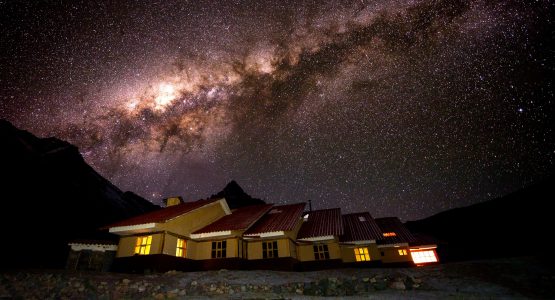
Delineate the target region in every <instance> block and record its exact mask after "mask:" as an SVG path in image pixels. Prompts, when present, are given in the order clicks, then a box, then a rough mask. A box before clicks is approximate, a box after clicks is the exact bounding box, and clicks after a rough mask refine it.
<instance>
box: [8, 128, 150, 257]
mask: <svg viewBox="0 0 555 300" xmlns="http://www.w3.org/2000/svg"><path fill="white" fill-rule="evenodd" d="M0 145H1V146H0V175H1V180H0V225H1V226H2V228H3V234H2V247H0V248H1V251H2V252H3V253H2V254H1V255H0V267H63V265H64V263H65V259H66V257H67V250H68V246H67V242H68V241H69V240H73V239H80V238H89V237H91V236H92V237H98V236H103V235H102V234H99V233H98V232H97V228H99V227H101V226H102V225H105V224H107V223H111V222H114V221H118V220H121V219H124V218H127V217H131V216H134V215H137V214H140V213H144V212H147V211H150V210H153V209H155V208H157V206H156V205H153V204H152V203H150V202H149V201H147V200H145V199H143V198H141V197H140V196H138V195H136V194H134V193H132V192H125V193H124V192H122V191H121V190H120V189H118V188H117V187H116V186H114V185H113V184H112V183H110V182H109V181H108V180H106V179H105V178H103V177H102V176H101V175H99V174H98V173H97V172H96V171H95V170H94V169H93V168H91V167H90V166H89V165H87V164H86V163H85V161H84V160H83V158H82V157H81V155H80V153H79V151H78V149H77V147H75V146H73V145H71V144H69V143H67V142H65V141H61V140H59V139H56V138H38V137H36V136H34V135H32V134H31V133H29V132H27V131H23V130H19V129H17V128H15V127H14V126H13V125H12V124H10V123H9V122H7V121H4V120H0Z"/></svg>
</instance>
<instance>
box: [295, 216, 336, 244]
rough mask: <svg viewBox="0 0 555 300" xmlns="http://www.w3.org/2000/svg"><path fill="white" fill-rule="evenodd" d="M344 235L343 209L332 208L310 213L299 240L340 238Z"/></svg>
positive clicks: (300, 232) (300, 231) (298, 236)
mask: <svg viewBox="0 0 555 300" xmlns="http://www.w3.org/2000/svg"><path fill="white" fill-rule="evenodd" d="M342 234H343V224H342V222H341V209H339V208H331V209H322V210H314V211H311V212H308V219H307V220H306V221H304V222H303V225H302V226H301V229H300V230H299V234H298V235H297V239H305V238H315V237H322V236H330V235H333V236H340V235H342Z"/></svg>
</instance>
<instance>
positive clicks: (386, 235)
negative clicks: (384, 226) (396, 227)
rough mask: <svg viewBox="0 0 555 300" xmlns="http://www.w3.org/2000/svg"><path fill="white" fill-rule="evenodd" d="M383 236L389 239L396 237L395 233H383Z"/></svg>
mask: <svg viewBox="0 0 555 300" xmlns="http://www.w3.org/2000/svg"><path fill="white" fill-rule="evenodd" d="M383 236H384V237H391V236H397V234H396V233H395V232H384V233H383Z"/></svg>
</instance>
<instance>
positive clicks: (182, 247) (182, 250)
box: [175, 239, 187, 257]
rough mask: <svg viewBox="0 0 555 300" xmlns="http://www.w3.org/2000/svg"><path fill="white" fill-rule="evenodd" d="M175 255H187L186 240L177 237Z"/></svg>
mask: <svg viewBox="0 0 555 300" xmlns="http://www.w3.org/2000/svg"><path fill="white" fill-rule="evenodd" d="M175 256H177V257H185V256H187V242H185V240H184V239H177V248H176V249H175Z"/></svg>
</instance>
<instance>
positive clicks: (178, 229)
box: [156, 202, 225, 236]
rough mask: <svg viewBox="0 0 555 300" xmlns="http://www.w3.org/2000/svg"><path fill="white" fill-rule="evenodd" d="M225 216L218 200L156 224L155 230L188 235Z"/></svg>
mask: <svg viewBox="0 0 555 300" xmlns="http://www.w3.org/2000/svg"><path fill="white" fill-rule="evenodd" d="M223 216H225V211H224V209H223V208H222V206H221V205H220V203H218V202H214V203H213V204H211V205H209V206H206V207H202V208H199V209H197V210H194V211H192V212H189V213H187V214H184V215H182V216H179V217H177V218H175V219H173V220H170V221H168V222H166V223H158V224H156V229H157V230H162V231H169V232H173V233H175V234H177V235H182V236H188V235H189V234H190V233H191V232H194V231H195V230H198V229H200V228H202V227H204V226H206V225H208V224H210V223H213V222H214V221H216V220H218V219H220V218H221V217H223Z"/></svg>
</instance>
